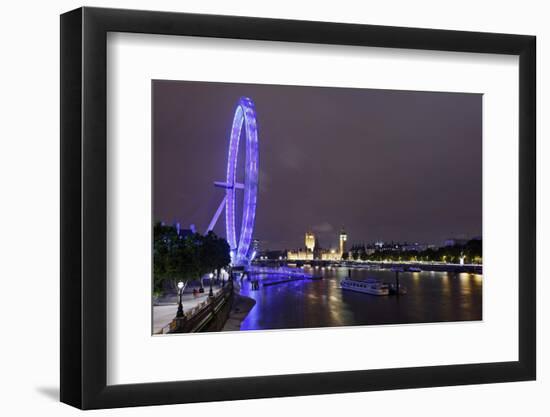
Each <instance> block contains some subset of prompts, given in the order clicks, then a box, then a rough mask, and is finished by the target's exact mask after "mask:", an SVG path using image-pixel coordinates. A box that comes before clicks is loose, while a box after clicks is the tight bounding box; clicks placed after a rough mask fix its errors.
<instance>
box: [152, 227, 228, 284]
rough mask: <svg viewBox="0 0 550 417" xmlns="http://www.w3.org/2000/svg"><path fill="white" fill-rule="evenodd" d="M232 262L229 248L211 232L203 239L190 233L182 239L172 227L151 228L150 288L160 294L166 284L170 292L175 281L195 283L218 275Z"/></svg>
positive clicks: (196, 234) (197, 234) (199, 235)
mask: <svg viewBox="0 0 550 417" xmlns="http://www.w3.org/2000/svg"><path fill="white" fill-rule="evenodd" d="M230 262H231V258H230V249H229V244H228V243H227V242H226V240H225V239H222V238H219V237H218V236H216V235H215V234H214V233H213V232H209V233H208V234H207V235H206V236H202V235H201V234H199V233H191V234H188V235H186V236H185V237H184V236H183V235H182V234H179V233H178V232H177V230H176V228H175V227H172V226H165V225H163V224H162V223H156V224H155V225H154V228H153V287H154V291H155V292H161V291H163V289H164V288H165V286H166V284H167V282H169V283H170V284H171V286H172V288H175V287H176V283H177V281H180V280H181V281H183V282H184V289H185V287H186V286H187V284H188V283H189V281H191V280H194V279H198V280H199V281H200V283H201V288H202V277H203V276H204V274H206V273H208V272H214V271H217V274H218V276H219V270H220V269H221V268H224V267H226V266H227V265H229V263H230Z"/></svg>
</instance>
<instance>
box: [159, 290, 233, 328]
mask: <svg viewBox="0 0 550 417" xmlns="http://www.w3.org/2000/svg"><path fill="white" fill-rule="evenodd" d="M226 285H227V284H226ZM212 288H213V291H214V295H216V294H218V293H219V292H220V291H221V290H222V287H221V285H213V286H212ZM192 291H193V289H192V288H190V289H186V290H185V292H184V293H183V296H182V305H183V311H184V312H188V311H190V310H192V309H194V308H195V307H198V306H200V305H201V304H202V303H206V302H208V292H209V291H210V287H209V286H208V285H205V287H204V293H199V294H197V295H193V292H192ZM177 310H178V297H177V295H175V294H174V295H173V296H171V297H170V298H169V300H167V301H166V302H162V303H159V304H158V305H154V306H153V334H159V333H160V332H161V331H162V330H163V329H164V328H167V327H168V326H169V325H170V322H171V321H172V319H174V317H176V312H177Z"/></svg>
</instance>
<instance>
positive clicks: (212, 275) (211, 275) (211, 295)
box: [208, 272, 214, 297]
mask: <svg viewBox="0 0 550 417" xmlns="http://www.w3.org/2000/svg"><path fill="white" fill-rule="evenodd" d="M208 278H209V279H210V292H209V293H208V296H209V297H214V291H212V279H213V278H214V274H213V273H212V272H210V274H209V275H208Z"/></svg>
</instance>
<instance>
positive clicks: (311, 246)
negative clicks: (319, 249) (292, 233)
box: [306, 232, 315, 253]
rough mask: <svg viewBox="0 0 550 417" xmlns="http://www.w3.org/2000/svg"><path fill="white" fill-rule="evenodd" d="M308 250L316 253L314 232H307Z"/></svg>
mask: <svg viewBox="0 0 550 417" xmlns="http://www.w3.org/2000/svg"><path fill="white" fill-rule="evenodd" d="M306 250H308V251H310V252H312V253H313V252H314V251H315V235H314V234H313V232H306Z"/></svg>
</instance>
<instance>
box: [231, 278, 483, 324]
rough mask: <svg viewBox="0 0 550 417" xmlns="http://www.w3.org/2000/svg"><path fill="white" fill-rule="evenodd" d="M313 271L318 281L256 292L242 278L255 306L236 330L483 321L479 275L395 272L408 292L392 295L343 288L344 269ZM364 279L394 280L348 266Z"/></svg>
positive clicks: (261, 289)
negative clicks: (319, 276) (321, 277)
mask: <svg viewBox="0 0 550 417" xmlns="http://www.w3.org/2000/svg"><path fill="white" fill-rule="evenodd" d="M315 273H316V274H320V275H322V276H323V279H321V280H302V281H295V282H289V283H284V284H277V285H272V286H267V287H264V286H260V290H258V291H251V290H250V284H249V282H248V281H244V282H243V284H242V288H241V294H243V295H245V296H247V297H251V298H254V299H255V300H256V305H255V306H254V307H253V308H252V310H251V311H250V313H249V314H248V316H247V317H246V319H245V320H244V321H243V322H242V324H241V330H260V329H295V328H304V327H332V326H352V325H373V324H400V323H429V322H444V321H466V320H481V319H482V283H483V279H482V276H481V275H477V274H468V273H459V274H458V273H447V272H412V273H411V272H404V273H400V274H399V282H400V285H403V286H404V287H406V288H407V291H408V293H407V294H406V295H402V296H399V297H396V296H373V295H369V294H362V293H357V292H351V291H344V290H342V289H341V288H340V280H341V279H343V278H345V277H346V276H347V274H348V269H347V268H332V269H328V268H326V269H324V270H321V269H318V270H316V271H315ZM367 277H374V278H377V279H379V280H382V281H385V282H388V283H393V282H394V278H395V273H394V272H392V271H389V270H376V271H367V270H359V269H354V270H352V278H357V279H364V278H367ZM264 278H265V277H264ZM267 278H268V279H275V277H267Z"/></svg>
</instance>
